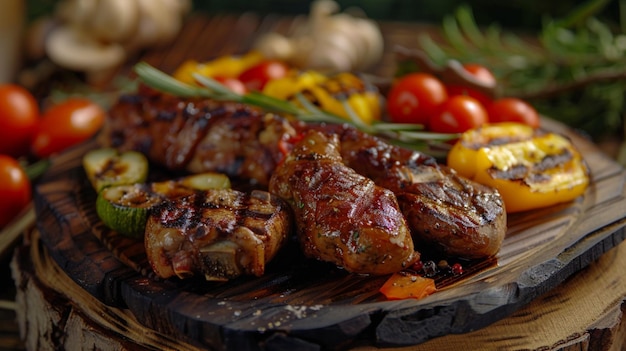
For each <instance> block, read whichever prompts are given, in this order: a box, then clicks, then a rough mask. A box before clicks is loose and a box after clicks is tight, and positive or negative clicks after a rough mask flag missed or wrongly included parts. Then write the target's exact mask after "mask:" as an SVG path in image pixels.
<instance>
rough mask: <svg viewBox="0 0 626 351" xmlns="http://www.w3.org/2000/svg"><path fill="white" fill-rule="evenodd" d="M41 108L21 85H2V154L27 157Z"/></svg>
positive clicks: (0, 150)
mask: <svg viewBox="0 0 626 351" xmlns="http://www.w3.org/2000/svg"><path fill="white" fill-rule="evenodd" d="M38 122H39V106H38V105H37V101H36V100H35V98H34V97H33V95H32V94H31V93H30V92H29V91H28V90H26V89H24V88H22V87H21V86H19V85H14V84H2V85H0V153H1V154H7V155H11V156H13V157H18V156H22V155H26V154H27V153H28V151H29V146H30V143H31V140H32V138H33V135H34V134H35V130H36V129H37V123H38Z"/></svg>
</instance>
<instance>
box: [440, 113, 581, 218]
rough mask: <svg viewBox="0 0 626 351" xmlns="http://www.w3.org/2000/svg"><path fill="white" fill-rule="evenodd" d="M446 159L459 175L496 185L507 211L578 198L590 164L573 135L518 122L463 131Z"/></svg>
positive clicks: (534, 207) (518, 210) (523, 209)
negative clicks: (573, 141)
mask: <svg viewBox="0 0 626 351" xmlns="http://www.w3.org/2000/svg"><path fill="white" fill-rule="evenodd" d="M447 163H448V165H449V166H450V167H451V168H453V169H455V170H456V171H457V172H458V173H459V174H460V175H462V176H465V177H466V178H469V179H472V180H474V181H476V182H478V183H481V184H484V185H487V186H491V187H493V188H495V189H497V190H498V191H499V192H500V194H501V195H502V198H503V199H504V203H505V207H506V210H507V212H508V213H513V212H520V211H527V210H532V209H536V208H542V207H547V206H552V205H555V204H559V203H564V202H568V201H571V200H574V199H575V198H577V197H578V196H580V195H582V194H583V193H584V191H585V189H586V188H587V186H588V185H589V170H588V168H587V166H586V165H585V163H584V160H583V159H582V157H581V155H580V153H579V152H578V150H577V149H576V148H575V147H574V145H573V144H572V143H571V142H570V141H569V139H567V138H565V137H564V136H562V135H559V134H555V133H542V132H540V131H536V130H533V129H532V128H530V127H528V126H526V125H523V124H517V123H502V124H492V125H485V126H483V127H481V128H477V129H472V130H470V131H467V132H465V133H463V134H462V136H461V138H460V139H459V141H458V142H457V143H456V144H455V145H454V146H453V147H452V149H451V150H450V152H449V153H448V158H447Z"/></svg>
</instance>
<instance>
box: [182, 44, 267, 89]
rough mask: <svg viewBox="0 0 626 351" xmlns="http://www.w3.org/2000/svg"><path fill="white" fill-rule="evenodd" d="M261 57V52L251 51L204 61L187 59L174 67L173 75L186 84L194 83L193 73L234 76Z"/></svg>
mask: <svg viewBox="0 0 626 351" xmlns="http://www.w3.org/2000/svg"><path fill="white" fill-rule="evenodd" d="M263 59H264V57H263V55H262V54H261V53H259V52H256V51H251V52H249V53H246V54H245V55H241V56H231V55H227V56H220V57H218V58H215V59H213V60H211V61H206V62H198V61H196V60H187V61H185V62H183V63H182V64H181V65H180V67H178V69H176V71H175V72H174V74H173V77H174V78H176V79H178V80H180V81H181V82H184V83H187V84H196V81H195V79H194V78H193V74H194V73H198V74H200V75H203V76H205V77H217V76H221V77H225V78H236V77H237V76H239V74H241V73H242V72H243V71H245V70H246V69H248V68H250V67H252V66H254V65H255V64H257V63H260V62H261V61H262V60H263Z"/></svg>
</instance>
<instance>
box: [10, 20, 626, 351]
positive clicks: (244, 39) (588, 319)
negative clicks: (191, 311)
mask: <svg viewBox="0 0 626 351" xmlns="http://www.w3.org/2000/svg"><path fill="white" fill-rule="evenodd" d="M293 20H294V19H293V18H289V17H274V16H269V17H263V18H261V17H257V16H256V15H254V14H244V15H240V16H234V15H233V16H223V17H215V18H212V17H205V16H194V17H192V18H190V20H189V21H188V23H187V25H186V27H185V28H184V30H183V32H182V33H181V35H180V38H179V39H178V40H177V41H175V42H174V43H173V44H172V46H171V47H167V48H163V49H160V50H153V51H150V52H147V53H144V54H143V55H142V56H141V57H139V58H138V59H142V60H146V61H147V62H149V63H152V64H155V65H157V66H159V67H161V68H162V69H164V70H165V71H170V72H171V71H173V70H174V69H175V68H176V67H178V65H179V64H180V63H181V62H182V61H183V60H184V59H187V58H193V59H197V60H208V59H210V58H212V57H214V56H219V55H223V54H224V55H225V54H233V53H243V52H245V51H246V50H247V48H249V47H250V45H251V44H252V42H253V38H254V34H255V33H258V31H269V30H279V31H285V30H286V28H289V26H290V25H291V24H292V23H293ZM381 29H382V31H383V35H384V37H385V40H386V44H387V46H388V47H391V46H392V45H393V44H402V45H405V46H408V47H412V46H416V45H417V42H416V40H417V35H416V33H417V32H418V31H422V30H424V31H431V30H432V28H430V27H429V26H422V25H418V24H408V23H407V24H403V23H381ZM233 37H234V38H237V40H233V39H232V38H233ZM199 38H200V39H199ZM204 38H211V40H206V41H205V39H204ZM393 60H394V57H393V54H392V53H391V52H390V51H389V50H388V51H387V53H386V54H385V57H384V58H383V60H382V62H381V63H380V64H379V65H378V66H377V67H375V68H374V69H373V70H372V72H373V73H375V74H378V75H381V76H390V75H391V74H392V73H393ZM619 230H621V231H623V230H624V228H623V224H622V227H621V229H619ZM26 233H27V235H26V236H25V238H26V240H24V241H23V244H22V245H20V246H19V247H18V249H17V251H16V255H15V256H14V257H13V260H12V265H11V267H12V274H13V277H14V278H15V279H16V285H17V286H18V287H19V288H18V289H17V290H18V304H17V305H18V306H19V310H18V311H17V315H18V316H19V319H18V322H19V323H18V325H19V326H20V327H21V330H22V333H23V334H24V335H27V338H26V340H25V342H20V341H19V339H16V332H17V329H16V324H15V323H11V319H12V318H13V314H12V313H11V312H7V313H2V314H0V316H1V317H3V320H4V321H7V320H8V322H5V323H4V324H0V325H2V326H3V328H2V331H5V330H7V331H6V332H3V334H0V350H2V349H3V348H4V349H23V348H25V347H27V348H28V349H31V350H36V349H37V350H39V349H47V346H49V347H50V349H52V348H53V347H52V346H57V347H58V346H59V345H60V344H59V342H63V343H64V344H63V345H65V346H66V347H67V348H68V349H69V348H70V346H71V345H83V346H85V345H88V344H90V345H93V346H94V348H97V349H102V350H135V349H154V348H157V349H176V350H195V348H194V347H192V346H190V345H188V344H184V343H182V342H180V341H178V340H174V339H171V338H169V337H165V336H163V335H159V334H158V333H156V332H154V331H152V330H149V329H147V328H145V327H143V326H142V325H141V324H140V323H138V322H137V321H136V320H135V319H134V318H133V316H132V315H130V314H129V313H128V311H125V310H124V309H117V308H112V307H110V306H106V305H104V304H102V303H101V302H99V301H98V300H96V299H94V298H92V297H91V296H89V294H85V293H84V291H82V290H81V289H80V287H79V286H77V285H76V284H75V283H74V282H73V281H72V280H71V279H69V278H67V276H65V275H64V272H63V270H62V269H61V268H60V267H58V266H57V265H56V263H55V262H54V261H53V260H52V259H51V258H50V257H49V256H48V255H47V253H46V249H45V248H44V247H43V246H42V245H41V242H40V241H39V237H38V232H37V231H36V230H33V229H32V228H29V229H28V230H26ZM2 262H3V266H2V267H3V269H4V271H5V272H6V271H8V269H7V268H8V259H7V258H5V259H3V261H2ZM623 267H626V243H623V244H620V245H618V246H617V247H615V248H613V249H611V250H610V251H609V252H607V253H606V254H604V255H603V256H602V257H601V258H600V259H599V260H598V261H596V262H593V263H591V264H590V265H589V266H588V267H587V268H585V269H584V270H582V271H581V272H579V273H578V274H575V275H574V276H572V277H571V278H570V279H568V280H566V281H565V282H564V283H563V284H561V285H560V286H558V287H557V288H556V289H554V290H551V291H548V292H546V293H544V294H542V295H541V296H540V297H538V298H537V299H535V300H534V301H532V302H531V303H530V304H529V305H527V306H525V307H523V308H522V309H520V310H518V311H517V312H515V313H514V314H513V315H511V316H510V317H508V318H505V319H502V320H499V321H496V322H495V323H494V324H492V325H490V326H488V327H486V328H483V329H480V330H477V331H474V332H470V333H467V334H462V335H448V336H444V337H440V338H436V339H433V340H430V341H428V342H426V343H424V344H420V345H418V346H412V347H406V348H400V349H401V350H447V349H460V348H464V349H470V350H475V349H476V350H479V349H480V350H486V349H498V350H521V349H523V350H620V349H623V347H624V345H625V343H626V326H624V325H623V324H622V319H623V318H622V316H623V308H624V299H625V298H626V279H623ZM1 277H2V279H3V280H2V285H1V286H2V287H3V288H2V291H3V292H5V293H4V294H3V296H4V295H11V294H12V292H13V291H14V289H13V288H12V286H13V282H12V281H11V279H9V278H10V277H9V275H8V274H6V273H5V274H3V275H2V276H1ZM51 277H54V279H51ZM5 287H7V288H5ZM26 302H27V303H26ZM9 305H11V304H9ZM9 307H10V306H9ZM5 311H6V310H5ZM44 311H45V313H44ZM26 317H28V323H27V322H26V320H25V318H26ZM46 333H48V334H46ZM60 335H64V336H63V337H60ZM16 340H17V341H16ZM37 343H39V344H37ZM5 345H7V346H8V347H7V346H5ZM359 349H360V350H371V349H372V348H371V347H362V348H359Z"/></svg>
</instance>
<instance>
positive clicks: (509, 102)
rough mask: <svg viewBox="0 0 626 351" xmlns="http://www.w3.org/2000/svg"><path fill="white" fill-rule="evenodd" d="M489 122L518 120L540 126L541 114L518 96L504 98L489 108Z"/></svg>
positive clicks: (533, 126) (517, 121) (529, 124)
mask: <svg viewBox="0 0 626 351" xmlns="http://www.w3.org/2000/svg"><path fill="white" fill-rule="evenodd" d="M487 113H488V114H489V122H491V123H499V122H516V123H522V124H526V125H528V126H530V127H532V128H539V114H538V113H537V110H535V108H534V107H532V106H531V105H530V104H529V103H527V102H525V101H524V100H521V99H518V98H502V99H498V100H496V101H494V102H493V103H492V104H491V105H489V107H488V108H487Z"/></svg>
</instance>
